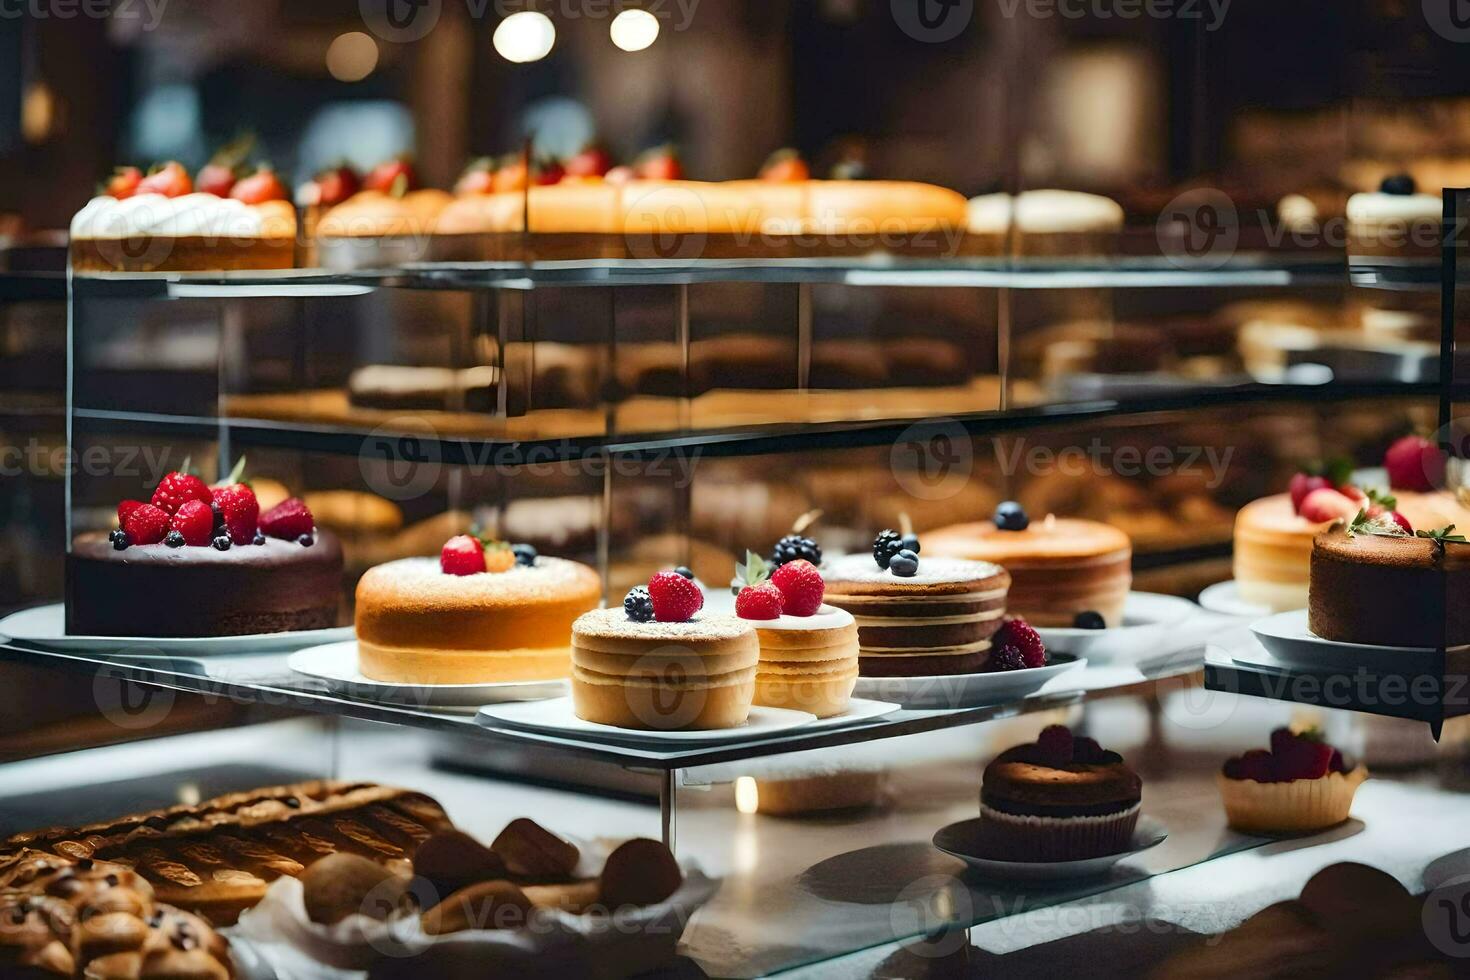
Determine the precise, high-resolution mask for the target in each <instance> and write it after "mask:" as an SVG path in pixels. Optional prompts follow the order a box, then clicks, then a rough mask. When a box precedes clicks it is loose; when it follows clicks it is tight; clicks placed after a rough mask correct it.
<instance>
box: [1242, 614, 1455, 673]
mask: <svg viewBox="0 0 1470 980" xmlns="http://www.w3.org/2000/svg"><path fill="white" fill-rule="evenodd" d="M1251 632H1252V633H1254V634H1255V635H1256V639H1258V640H1260V641H1261V646H1263V647H1265V648H1266V650H1267V651H1269V652H1270V654H1271V656H1272V657H1274V658H1275V659H1277V660H1279V661H1281V662H1282V663H1284V664H1290V665H1292V666H1294V667H1306V668H1308V669H1310V670H1319V671H1321V670H1335V671H1341V670H1349V671H1351V670H1356V669H1357V668H1359V667H1366V668H1367V669H1368V670H1372V671H1380V672H1382V673H1385V674H1420V673H1426V672H1430V671H1433V670H1435V669H1436V668H1437V666H1438V653H1437V651H1436V650H1435V649H1434V648H1433V647H1380V646H1373V645H1371V644H1367V643H1340V642H1338V641H1336V640H1324V639H1322V637H1320V636H1318V635H1317V634H1315V633H1313V632H1312V631H1311V630H1310V629H1308V628H1307V611H1306V610H1305V609H1293V610H1292V611H1291V612H1284V613H1277V614H1276V615H1274V616H1267V617H1266V618H1265V619H1262V620H1258V621H1257V622H1254V623H1252V624H1251ZM1452 649H1454V650H1456V651H1459V650H1463V649H1465V648H1463V647H1458V648H1452Z"/></svg>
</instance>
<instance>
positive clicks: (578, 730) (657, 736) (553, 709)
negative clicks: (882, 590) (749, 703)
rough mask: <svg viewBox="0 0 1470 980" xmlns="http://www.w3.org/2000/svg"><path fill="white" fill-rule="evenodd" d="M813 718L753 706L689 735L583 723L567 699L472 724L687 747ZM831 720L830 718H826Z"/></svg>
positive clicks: (510, 707) (484, 713)
mask: <svg viewBox="0 0 1470 980" xmlns="http://www.w3.org/2000/svg"><path fill="white" fill-rule="evenodd" d="M816 720H817V719H816V716H815V715H809V714H807V713H806V712H805V711H792V710H790V709H788V708H766V707H762V706H761V705H756V706H754V707H752V708H751V709H750V717H749V718H748V719H747V720H746V722H745V724H744V725H741V726H740V727H739V728H715V729H709V730H707V731H693V732H653V731H642V730H639V729H633V728H618V727H616V726H614V725H599V724H597V723H596V722H592V721H583V720H582V719H581V718H578V717H577V714H576V712H575V711H573V710H572V699H571V698H569V697H568V698H553V699H552V700H550V701H525V702H521V703H519V704H487V705H485V706H484V707H483V708H481V709H480V711H479V714H477V715H476V716H475V721H477V722H479V723H480V724H481V725H484V726H486V727H487V728H521V729H525V730H526V731H531V732H543V733H545V734H547V735H563V736H570V737H572V738H588V737H591V738H596V739H602V740H605V741H609V742H636V743H638V744H640V745H645V746H648V745H664V746H670V745H689V744H699V743H708V742H739V741H742V740H744V739H751V738H764V737H765V736H767V735H775V734H778V733H780V732H785V731H790V730H791V729H793V728H801V727H803V726H805V725H810V724H812V723H814V722H815V721H816ZM829 720H831V719H829Z"/></svg>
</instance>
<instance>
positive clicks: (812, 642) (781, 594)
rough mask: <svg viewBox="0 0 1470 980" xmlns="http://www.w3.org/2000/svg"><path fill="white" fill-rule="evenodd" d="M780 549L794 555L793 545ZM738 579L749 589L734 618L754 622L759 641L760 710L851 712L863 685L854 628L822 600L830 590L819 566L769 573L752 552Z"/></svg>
mask: <svg viewBox="0 0 1470 980" xmlns="http://www.w3.org/2000/svg"><path fill="white" fill-rule="evenodd" d="M782 542H783V544H778V545H777V547H776V553H777V555H783V554H790V553H791V552H792V551H793V550H794V549H793V548H792V547H790V545H791V542H790V539H789V538H783V539H782ZM817 557H818V560H820V557H821V555H820V552H818V553H817ZM736 577H737V579H740V580H743V581H744V583H745V584H744V586H743V587H742V588H741V589H740V591H739V593H738V594H737V595H736V596H735V615H736V616H738V617H740V618H741V619H745V620H749V621H750V622H751V623H752V625H754V626H755V631H756V635H757V636H758V637H759V639H760V665H759V667H757V669H756V674H755V703H756V704H764V705H769V706H770V707H774V708H796V709H797V710H799V711H807V712H810V713H811V714H814V715H816V716H817V717H818V718H829V717H831V716H833V715H840V714H842V713H843V712H844V711H846V710H847V705H848V700H849V698H851V697H852V691H853V688H854V687H856V686H857V678H858V629H857V621H856V620H854V619H853V617H852V614H851V613H848V612H846V611H845V610H842V609H838V608H837V607H836V606H830V605H827V604H825V603H824V602H823V601H822V596H823V593H824V591H825V588H826V585H825V583H824V581H823V579H822V573H821V571H819V570H818V568H817V566H816V565H814V564H812V563H811V562H810V561H808V560H806V559H805V558H795V559H792V560H789V561H785V562H783V563H782V564H779V565H777V566H775V567H774V568H772V567H771V566H770V565H768V564H767V563H766V562H765V561H764V560H762V558H761V557H760V556H759V555H757V554H755V553H754V552H747V553H746V556H745V562H744V564H742V565H740V566H738V568H737V570H736Z"/></svg>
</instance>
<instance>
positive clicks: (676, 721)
mask: <svg viewBox="0 0 1470 980" xmlns="http://www.w3.org/2000/svg"><path fill="white" fill-rule="evenodd" d="M660 574H665V575H667V574H673V573H660ZM656 577H657V576H655V578H656ZM635 591H638V590H635ZM759 660H760V643H759V641H758V640H757V639H756V634H755V629H754V628H753V627H752V626H751V625H750V624H749V623H747V622H745V621H744V620H740V619H736V618H735V617H733V616H718V615H708V616H701V615H698V613H697V610H696V612H695V613H694V614H692V615H691V616H690V617H689V618H687V619H682V620H680V621H676V622H667V621H657V620H653V619H651V618H650V619H648V620H639V619H634V618H633V617H632V616H630V615H629V613H628V612H627V611H626V610H625V609H598V610H594V611H593V612H589V613H586V614H585V615H583V616H581V617H580V618H578V619H577V621H576V622H575V623H573V624H572V702H573V705H574V708H575V710H576V713H577V717H578V718H582V719H584V720H586V721H592V722H597V723H598V724H602V725H615V726H617V727H618V728H633V729H639V730H644V731H647V730H656V731H694V730H704V729H713V728H735V727H738V726H740V725H743V724H744V723H745V720H746V717H747V716H748V715H749V713H750V705H751V701H752V699H753V697H754V695H755V676H756V664H757V663H758V662H759Z"/></svg>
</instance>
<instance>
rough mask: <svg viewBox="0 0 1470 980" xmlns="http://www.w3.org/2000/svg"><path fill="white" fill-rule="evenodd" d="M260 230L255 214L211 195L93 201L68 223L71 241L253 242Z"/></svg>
mask: <svg viewBox="0 0 1470 980" xmlns="http://www.w3.org/2000/svg"><path fill="white" fill-rule="evenodd" d="M263 229H264V219H263V217H262V215H261V213H260V211H259V210H258V209H257V208H256V207H254V206H253V205H250V204H246V203H245V202H244V201H237V200H234V199H233V198H228V197H217V196H215V195H214V194H185V195H183V196H181V197H165V196H163V195H162V194H136V195H134V196H133V197H128V198H123V199H122V200H118V199H117V198H115V197H107V196H102V197H94V198H92V200H90V201H88V202H87V204H86V206H85V207H83V208H82V209H81V210H80V211H78V212H77V213H76V215H75V216H74V217H73V218H72V219H71V237H72V238H86V239H98V238H131V237H133V236H137V235H157V236H162V237H170V238H181V237H184V236H203V237H210V238H258V237H260V235H261V233H262V231H263Z"/></svg>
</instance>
